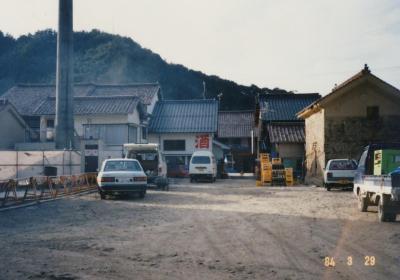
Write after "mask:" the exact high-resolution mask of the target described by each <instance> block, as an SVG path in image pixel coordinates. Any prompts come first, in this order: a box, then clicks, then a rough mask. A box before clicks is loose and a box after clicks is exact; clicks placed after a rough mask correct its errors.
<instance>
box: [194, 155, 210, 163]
mask: <svg viewBox="0 0 400 280" xmlns="http://www.w3.org/2000/svg"><path fill="white" fill-rule="evenodd" d="M192 163H193V164H209V163H210V157H207V156H194V157H192Z"/></svg>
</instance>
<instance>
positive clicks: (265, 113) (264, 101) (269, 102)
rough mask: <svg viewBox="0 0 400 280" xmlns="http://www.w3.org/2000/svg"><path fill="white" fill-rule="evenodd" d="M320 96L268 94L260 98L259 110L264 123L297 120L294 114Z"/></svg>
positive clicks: (313, 94) (314, 94)
mask: <svg viewBox="0 0 400 280" xmlns="http://www.w3.org/2000/svg"><path fill="white" fill-rule="evenodd" d="M320 97H321V96H320V95H319V94H318V93H303V94H294V93H293V94H292V93H280V94H274V93H269V94H265V95H262V96H260V98H259V102H260V109H261V112H262V116H261V118H262V120H264V121H294V120H298V119H297V117H296V113H297V112H299V111H300V110H302V109H303V108H305V107H307V106H308V105H310V104H311V103H313V102H314V101H316V100H318V99H319V98H320Z"/></svg>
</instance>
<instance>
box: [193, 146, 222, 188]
mask: <svg viewBox="0 0 400 280" xmlns="http://www.w3.org/2000/svg"><path fill="white" fill-rule="evenodd" d="M189 175H190V182H193V181H197V180H198V179H208V180H210V181H211V182H215V179H216V178H217V162H216V161H215V157H214V154H213V153H212V152H210V151H196V152H194V153H193V155H192V158H191V159H190V165H189Z"/></svg>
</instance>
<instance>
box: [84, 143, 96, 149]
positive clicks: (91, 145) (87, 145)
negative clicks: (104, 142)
mask: <svg viewBox="0 0 400 280" xmlns="http://www.w3.org/2000/svg"><path fill="white" fill-rule="evenodd" d="M98 148H99V146H98V145H96V144H86V145H85V149H86V150H97V149H98Z"/></svg>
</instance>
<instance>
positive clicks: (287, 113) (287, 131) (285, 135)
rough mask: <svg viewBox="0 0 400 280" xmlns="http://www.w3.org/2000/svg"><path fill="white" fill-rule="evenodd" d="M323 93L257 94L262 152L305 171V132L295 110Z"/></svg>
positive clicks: (260, 150) (260, 148)
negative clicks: (303, 167) (303, 166)
mask: <svg viewBox="0 0 400 280" xmlns="http://www.w3.org/2000/svg"><path fill="white" fill-rule="evenodd" d="M320 97H321V96H320V95H319V94H318V93H302V94H299V93H279V94H274V93H267V94H263V95H260V96H259V98H258V103H257V109H256V112H257V113H258V115H259V120H258V126H259V129H260V138H259V152H266V153H270V154H271V155H272V157H280V158H282V160H283V163H284V165H285V167H292V168H293V169H294V172H295V175H296V176H297V177H301V176H302V173H303V172H302V164H303V161H304V157H305V149H304V143H305V132H304V121H303V120H300V119H298V118H297V116H296V113H297V112H298V111H299V110H302V109H303V108H305V107H307V106H308V105H310V104H311V103H313V102H314V101H316V100H318V99H319V98H320Z"/></svg>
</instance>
